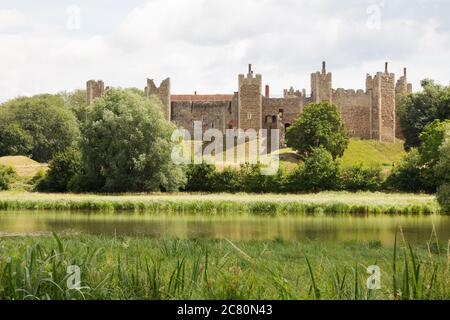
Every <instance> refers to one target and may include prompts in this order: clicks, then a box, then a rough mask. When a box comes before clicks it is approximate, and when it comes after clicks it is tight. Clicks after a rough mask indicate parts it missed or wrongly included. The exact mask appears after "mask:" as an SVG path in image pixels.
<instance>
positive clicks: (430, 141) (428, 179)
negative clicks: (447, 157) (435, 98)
mask: <svg viewBox="0 0 450 320" xmlns="http://www.w3.org/2000/svg"><path fill="white" fill-rule="evenodd" d="M449 127H450V120H446V121H440V120H434V121H433V122H431V123H430V124H428V125H427V126H426V127H425V130H424V131H423V132H422V133H421V134H420V136H419V138H420V141H421V144H420V146H419V153H420V161H421V170H422V179H423V183H424V185H425V186H426V189H427V191H428V192H435V191H436V189H437V187H438V186H439V185H440V184H441V183H442V178H441V176H440V175H437V174H436V168H435V167H436V164H437V163H438V162H439V160H440V158H441V146H442V144H443V142H444V138H445V133H446V130H447V128H449Z"/></svg>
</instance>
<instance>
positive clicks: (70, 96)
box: [59, 90, 87, 123]
mask: <svg viewBox="0 0 450 320" xmlns="http://www.w3.org/2000/svg"><path fill="white" fill-rule="evenodd" d="M59 95H60V96H61V98H62V99H63V101H64V105H65V106H66V108H68V109H69V110H71V111H72V112H73V114H75V116H76V118H77V119H78V121H79V122H80V123H83V122H84V121H85V120H86V108H87V104H86V90H75V91H71V92H61V93H60V94H59Z"/></svg>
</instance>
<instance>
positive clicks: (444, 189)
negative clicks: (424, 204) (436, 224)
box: [437, 182, 450, 214]
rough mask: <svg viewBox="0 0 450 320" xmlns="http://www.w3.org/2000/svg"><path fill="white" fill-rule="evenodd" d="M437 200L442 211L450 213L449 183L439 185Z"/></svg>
mask: <svg viewBox="0 0 450 320" xmlns="http://www.w3.org/2000/svg"><path fill="white" fill-rule="evenodd" d="M437 200H438V203H439V205H440V206H441V209H442V211H443V212H444V213H446V214H450V183H448V182H446V183H444V184H443V185H441V186H440V187H439V189H438V191H437Z"/></svg>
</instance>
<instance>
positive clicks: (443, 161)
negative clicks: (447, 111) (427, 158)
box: [435, 126, 450, 213]
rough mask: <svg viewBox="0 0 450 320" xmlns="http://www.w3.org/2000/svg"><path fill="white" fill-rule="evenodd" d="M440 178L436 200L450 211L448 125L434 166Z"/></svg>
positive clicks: (445, 210)
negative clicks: (437, 160) (438, 157)
mask: <svg viewBox="0 0 450 320" xmlns="http://www.w3.org/2000/svg"><path fill="white" fill-rule="evenodd" d="M435 172H436V175H437V176H438V177H439V178H440V180H441V185H440V186H439V188H438V191H437V200H438V202H439V204H440V205H441V208H442V210H443V211H444V212H445V213H450V126H447V128H446V133H445V141H444V143H443V144H442V147H441V149H440V159H439V162H438V163H437V164H436V168H435Z"/></svg>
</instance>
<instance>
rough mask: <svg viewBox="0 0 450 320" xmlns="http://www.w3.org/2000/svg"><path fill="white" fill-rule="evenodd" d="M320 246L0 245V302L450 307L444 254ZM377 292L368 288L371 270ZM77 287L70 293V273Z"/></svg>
mask: <svg viewBox="0 0 450 320" xmlns="http://www.w3.org/2000/svg"><path fill="white" fill-rule="evenodd" d="M436 241H437V239H430V241H429V242H428V243H426V244H424V245H423V246H416V247H412V246H410V245H409V244H408V243H406V242H402V241H399V242H398V243H396V244H395V246H394V247H383V246H382V245H381V243H379V242H377V243H375V242H351V243H340V244H339V243H331V244H330V243H327V244H325V243H320V242H315V241H306V242H287V241H282V240H275V241H265V242H261V241H241V242H231V241H228V240H195V239H194V240H178V239H162V240H155V239H148V238H139V237H134V238H118V237H99V236H87V235H82V236H64V237H58V236H56V235H54V236H53V237H42V238H31V237H27V238H8V239H0V251H1V254H0V299H357V300H360V299H396V300H407V299H449V298H450V274H449V257H450V256H449V252H448V248H447V250H446V251H445V250H444V251H439V252H432V251H431V250H429V249H428V248H430V247H431V244H432V243H434V242H436ZM373 264H376V265H378V266H380V268H381V270H382V278H381V279H382V282H381V283H382V288H381V290H369V289H367V286H366V281H367V277H368V274H367V273H366V268H367V266H368V265H373ZM69 265H78V266H79V267H80V269H81V281H82V283H81V288H78V289H67V286H66V282H67V277H68V275H67V272H66V270H67V266H69Z"/></svg>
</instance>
